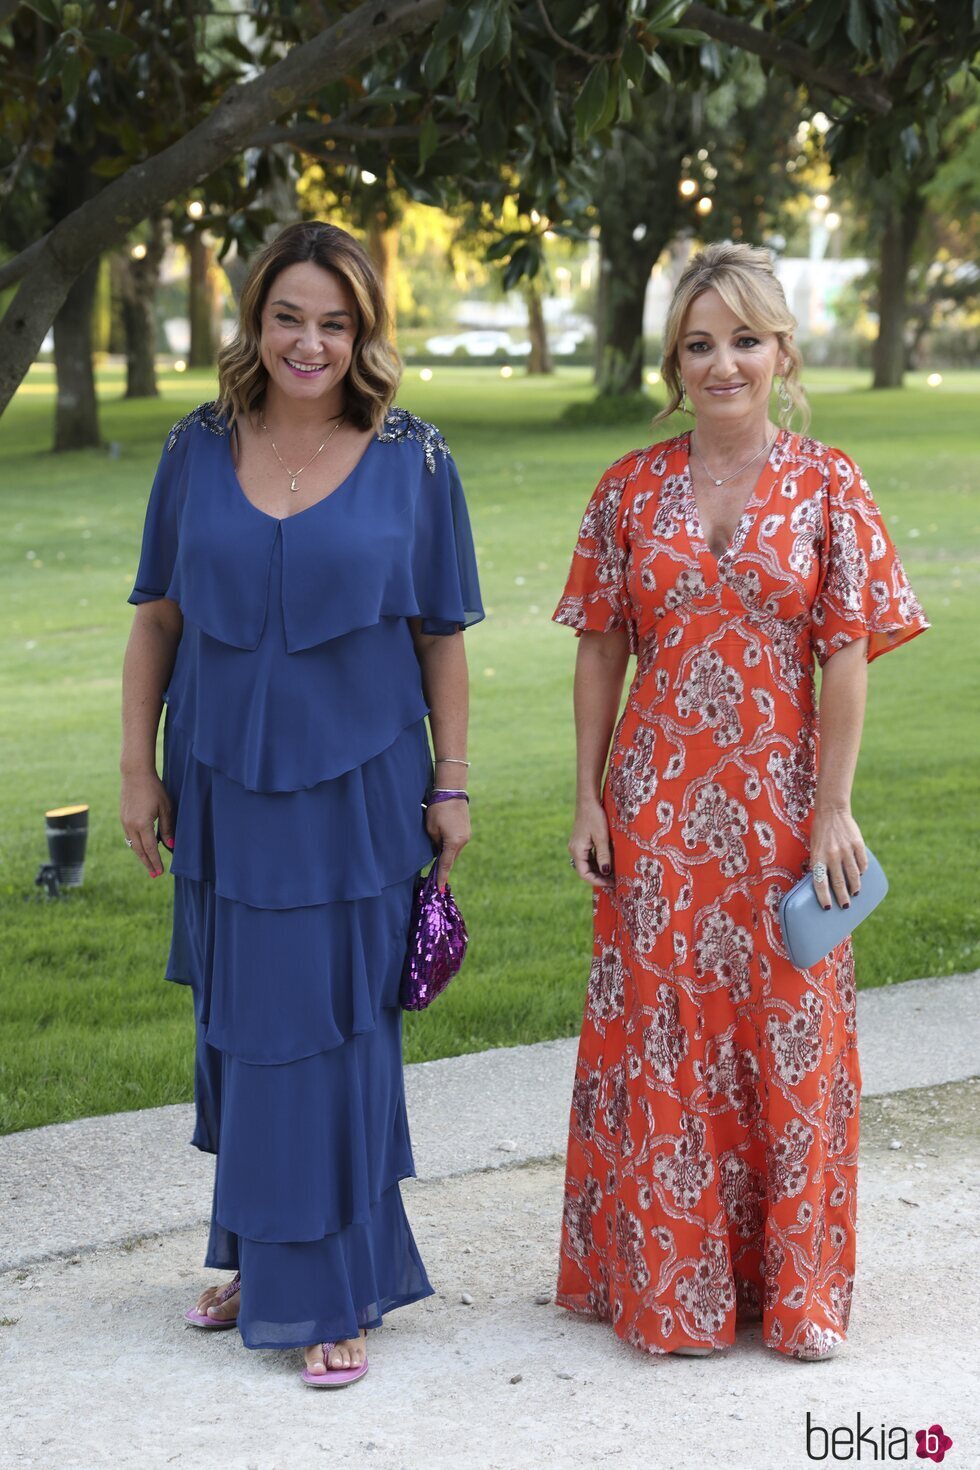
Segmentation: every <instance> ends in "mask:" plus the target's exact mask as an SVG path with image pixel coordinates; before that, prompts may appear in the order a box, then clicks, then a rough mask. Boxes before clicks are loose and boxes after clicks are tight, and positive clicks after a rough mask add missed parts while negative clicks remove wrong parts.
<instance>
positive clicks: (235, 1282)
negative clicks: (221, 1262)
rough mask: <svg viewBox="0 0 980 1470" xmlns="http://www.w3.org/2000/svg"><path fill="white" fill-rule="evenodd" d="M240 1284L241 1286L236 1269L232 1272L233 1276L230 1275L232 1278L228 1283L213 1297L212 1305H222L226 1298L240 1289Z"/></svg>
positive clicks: (240, 1279) (239, 1276)
mask: <svg viewBox="0 0 980 1470" xmlns="http://www.w3.org/2000/svg"><path fill="white" fill-rule="evenodd" d="M241 1286H242V1278H241V1275H240V1273H239V1272H238V1271H236V1272H235V1274H234V1276H233V1277H232V1279H231V1280H230V1281H229V1283H228V1285H227V1286H225V1287H223V1288H222V1289H221V1291H219V1292H218V1295H217V1296H216V1297H215V1299H214V1301H213V1302H212V1303H211V1305H212V1307H220V1306H222V1305H223V1304H224V1303H225V1302H226V1301H227V1300H228V1298H229V1297H231V1296H234V1295H235V1292H236V1291H240V1290H241Z"/></svg>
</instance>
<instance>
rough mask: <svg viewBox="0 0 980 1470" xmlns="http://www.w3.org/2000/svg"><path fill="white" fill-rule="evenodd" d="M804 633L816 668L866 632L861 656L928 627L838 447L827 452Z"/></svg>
mask: <svg viewBox="0 0 980 1470" xmlns="http://www.w3.org/2000/svg"><path fill="white" fill-rule="evenodd" d="M820 564H821V565H820V583H819V586H818V590H817V596H816V600H815V601H814V604H813V608H812V612H811V618H812V624H811V638H812V642H813V647H814V651H815V653H816V655H817V658H818V660H819V662H820V665H821V667H823V665H824V664H825V663H826V662H827V660H828V659H829V658H830V657H831V656H832V655H833V654H835V653H836V652H837V651H838V649H841V648H844V647H846V645H847V644H848V643H853V642H854V640H855V639H857V638H865V637H866V638H867V639H868V661H869V662H870V660H871V659H873V658H877V657H878V656H879V654H882V653H888V652H889V650H890V649H892V648H898V647H899V645H900V644H902V643H907V642H908V640H909V639H910V638H914V637H915V636H916V634H918V633H921V632H923V631H924V630H925V629H926V628H928V627H929V623H928V621H927V619H926V615H925V613H924V612H923V610H922V607H921V605H920V603H919V600H918V598H917V597H916V595H915V593H914V591H913V590H912V587H911V586H910V584H909V580H908V577H907V576H906V575H905V568H904V567H903V566H902V563H901V561H900V560H899V556H898V552H897V551H896V550H895V547H894V545H893V544H892V541H891V538H890V537H889V535H888V532H887V531H886V529H885V525H884V522H883V520H882V518H881V512H880V511H879V509H878V507H877V505H876V504H875V501H874V498H873V497H872V494H871V491H870V489H869V487H868V483H867V481H866V480H865V478H864V476H863V475H862V473H861V471H860V469H859V468H858V466H857V465H856V464H855V463H854V461H853V460H851V459H849V458H848V457H847V455H846V454H842V453H841V451H840V450H839V449H833V450H831V451H830V464H829V486H828V493H827V500H826V507H825V511H824V526H823V540H822V545H821V548H820Z"/></svg>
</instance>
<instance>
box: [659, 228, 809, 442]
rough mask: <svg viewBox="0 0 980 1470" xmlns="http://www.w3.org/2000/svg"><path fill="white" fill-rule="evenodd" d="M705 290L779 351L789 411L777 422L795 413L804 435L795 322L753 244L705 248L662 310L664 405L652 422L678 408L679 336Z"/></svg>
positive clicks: (805, 411) (764, 255)
mask: <svg viewBox="0 0 980 1470" xmlns="http://www.w3.org/2000/svg"><path fill="white" fill-rule="evenodd" d="M705 291H717V292H718V295H719V296H720V297H721V299H722V301H724V303H725V305H726V306H727V307H728V308H729V309H730V310H731V311H733V312H735V314H736V316H738V317H740V318H741V320H742V321H743V322H744V323H745V325H746V326H747V327H752V328H753V330H755V331H757V332H774V333H775V334H776V337H777V338H778V341H779V350H780V353H781V355H782V357H783V359H784V360H785V362H786V371H785V372H784V373H783V381H784V383H785V384H786V391H787V393H788V394H789V397H790V403H789V407H788V408H780V410H779V421H780V423H781V424H782V425H783V426H784V427H788V426H789V421H790V419H791V418H792V416H793V414H794V413H795V412H796V411H797V410H799V413H800V417H801V419H802V421H803V429H804V431H805V430H806V428H807V426H808V425H809V422H810V405H809V404H808V403H807V400H806V394H805V393H804V391H803V384H802V383H801V381H800V374H801V370H802V367H803V359H802V357H801V356H800V350H799V348H798V347H797V346H796V344H795V343H794V341H793V331H794V329H795V327H796V325H797V322H796V318H795V316H794V315H793V313H792V312H791V311H790V309H789V307H788V306H787V305H786V297H785V296H784V294H783V288H782V286H781V285H780V284H779V281H778V279H777V277H776V272H775V270H774V268H773V263H772V256H771V255H770V254H769V252H768V250H762V249H760V248H759V247H758V246H756V245H735V244H733V243H732V242H731V241H730V240H721V241H719V242H718V243H717V244H714V245H706V246H705V248H704V249H703V250H702V251H700V252H699V253H698V254H697V255H695V256H693V257H692V259H691V260H690V261H688V264H687V265H686V266H685V268H684V272H683V274H682V276H681V278H680V280H679V281H678V283H677V287H676V289H675V291H674V294H673V296H672V297H671V300H670V306H669V307H668V308H667V320H666V322H665V323H664V351H663V364H662V367H661V376H662V377H663V380H664V383H665V385H666V388H667V403H666V405H665V407H664V408H662V409H661V411H660V413H658V414H657V416H656V419H655V420H654V422H656V421H657V419H665V418H669V417H670V415H671V414H672V413H674V412H675V411H676V410H677V409H678V408H680V406H681V402H682V400H683V398H684V390H683V388H682V386H681V370H680V345H679V344H680V335H681V329H682V327H683V325H684V318H685V317H686V316H687V312H688V308H689V307H690V305H691V303H692V302H693V301H695V300H696V299H697V297H698V296H702V295H703V294H704V292H705Z"/></svg>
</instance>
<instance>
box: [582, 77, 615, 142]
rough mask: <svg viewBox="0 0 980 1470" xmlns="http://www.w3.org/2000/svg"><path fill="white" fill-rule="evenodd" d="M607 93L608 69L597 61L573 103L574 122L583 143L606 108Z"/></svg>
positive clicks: (592, 131) (593, 130)
mask: <svg viewBox="0 0 980 1470" xmlns="http://www.w3.org/2000/svg"><path fill="white" fill-rule="evenodd" d="M608 92H609V67H608V65H607V64H606V62H604V61H599V62H597V63H596V65H595V66H594V67H593V68H592V70H591V71H590V72H589V75H588V76H587V77H586V79H585V86H584V87H583V88H582V90H581V92H580V93H579V95H578V98H577V100H576V103H575V122H576V124H577V126H578V133H579V137H580V138H581V139H582V140H583V142H584V141H585V139H586V138H588V137H589V136H590V135H591V134H592V133H594V132H595V129H596V124H597V123H598V121H599V119H600V117H601V116H602V113H603V111H604V109H605V106H606V98H607V95H608Z"/></svg>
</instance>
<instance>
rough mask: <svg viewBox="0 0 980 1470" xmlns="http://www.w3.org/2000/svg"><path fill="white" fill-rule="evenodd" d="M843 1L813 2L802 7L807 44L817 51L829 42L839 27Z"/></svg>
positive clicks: (816, 0)
mask: <svg viewBox="0 0 980 1470" xmlns="http://www.w3.org/2000/svg"><path fill="white" fill-rule="evenodd" d="M843 10H844V0H813V3H812V4H811V5H805V6H804V7H803V15H802V20H803V26H804V33H805V35H806V39H807V43H808V44H809V46H810V47H811V48H812V50H814V51H819V50H820V49H821V47H823V46H825V45H826V44H827V42H828V41H829V40H830V38H831V36H832V35H833V34H834V31H835V30H836V29H837V27H838V26H839V25H840V22H841V18H842V15H843Z"/></svg>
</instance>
